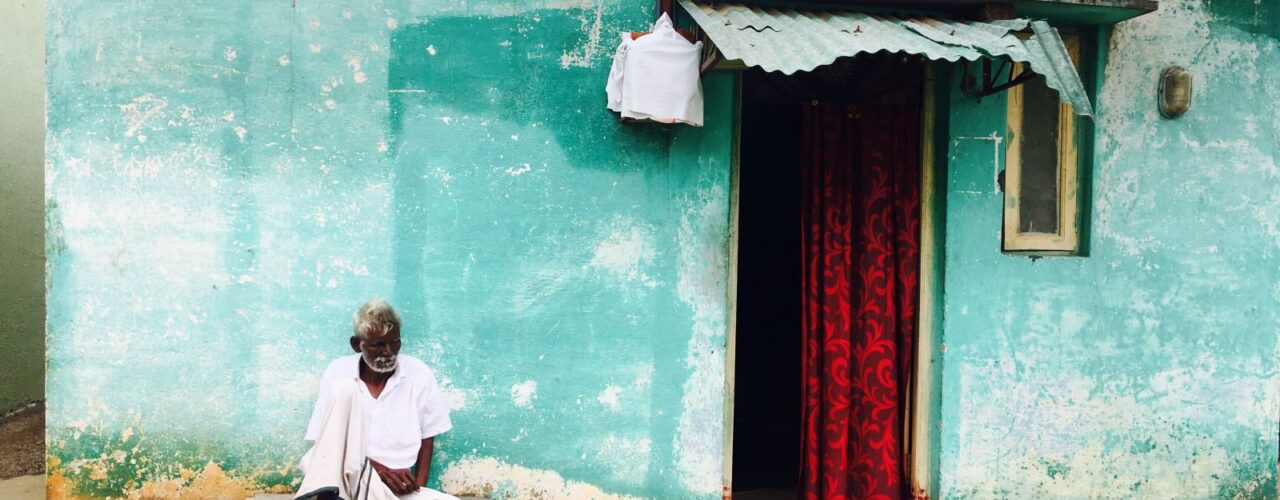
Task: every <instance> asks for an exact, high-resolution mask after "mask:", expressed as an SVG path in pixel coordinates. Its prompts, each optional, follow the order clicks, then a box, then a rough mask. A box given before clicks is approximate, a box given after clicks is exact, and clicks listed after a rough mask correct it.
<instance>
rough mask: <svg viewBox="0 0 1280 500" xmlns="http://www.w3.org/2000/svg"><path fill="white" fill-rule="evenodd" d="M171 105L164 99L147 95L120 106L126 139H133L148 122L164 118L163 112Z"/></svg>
mask: <svg viewBox="0 0 1280 500" xmlns="http://www.w3.org/2000/svg"><path fill="white" fill-rule="evenodd" d="M168 105H169V101H168V100H166V99H165V98H163V97H156V96H154V95H151V94H145V95H142V96H139V97H135V98H133V102H130V103H128V104H121V105H120V113H121V114H122V115H124V124H125V127H127V128H126V129H125V131H124V135H125V137H133V136H134V134H136V133H138V129H140V128H142V126H143V125H146V123H147V121H148V120H151V119H153V118H156V117H159V116H163V113H162V111H164V108H165V107H167V106H168Z"/></svg>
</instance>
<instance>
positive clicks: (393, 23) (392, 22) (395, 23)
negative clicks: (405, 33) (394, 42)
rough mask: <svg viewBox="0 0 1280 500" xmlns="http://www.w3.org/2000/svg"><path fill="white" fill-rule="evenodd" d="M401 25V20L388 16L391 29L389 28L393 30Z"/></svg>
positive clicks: (388, 27) (388, 26)
mask: <svg viewBox="0 0 1280 500" xmlns="http://www.w3.org/2000/svg"><path fill="white" fill-rule="evenodd" d="M399 27H400V22H399V21H396V18H394V17H388V18H387V29H389V30H393V29H396V28H399Z"/></svg>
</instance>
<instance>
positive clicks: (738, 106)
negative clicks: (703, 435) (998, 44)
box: [721, 61, 946, 500]
mask: <svg viewBox="0 0 1280 500" xmlns="http://www.w3.org/2000/svg"><path fill="white" fill-rule="evenodd" d="M938 64H939V63H935V62H933V61H925V62H924V84H923V85H922V87H923V88H922V90H921V91H922V92H923V93H924V95H923V101H922V104H921V120H920V123H921V130H920V149H921V151H920V168H921V183H920V184H921V193H920V210H921V212H920V292H919V293H920V305H919V311H918V314H917V330H916V331H917V338H916V343H915V355H914V358H913V359H914V362H913V366H912V372H911V379H910V380H909V381H908V387H907V390H908V391H909V394H910V396H909V397H908V400H907V405H906V408H904V413H905V419H904V425H903V441H902V442H903V443H904V446H903V450H902V451H903V460H904V461H905V462H906V463H907V464H908V469H907V470H908V471H909V476H908V477H907V478H906V480H907V481H908V484H909V485H910V488H911V494H912V496H913V497H914V498H930V497H932V496H933V495H932V493H933V492H934V491H935V487H936V484H937V482H936V481H933V480H932V479H933V478H932V476H933V474H935V471H934V469H935V464H936V462H937V452H936V446H935V445H936V443H937V442H938V440H937V426H936V425H932V424H933V423H935V422H937V420H938V418H937V415H938V413H937V412H938V405H937V400H938V395H939V394H938V390H937V388H938V385H939V384H938V383H937V377H938V375H940V374H941V370H939V368H940V365H941V361H942V356H941V345H942V344H941V338H942V336H941V326H942V321H941V311H940V310H939V309H938V306H939V305H940V304H941V303H942V300H941V299H942V281H941V263H942V261H943V260H942V246H941V245H942V242H943V241H944V239H943V237H942V236H943V233H942V221H943V220H944V219H943V217H942V211H941V209H942V206H943V205H942V199H941V198H940V194H941V193H942V192H944V191H943V190H942V189H940V188H941V187H942V185H941V184H940V182H943V178H944V175H940V174H944V173H945V169H944V167H945V165H940V164H939V162H938V148H937V143H938V140H939V137H940V136H939V133H940V132H942V131H940V130H939V129H938V128H937V126H938V123H939V122H938V108H939V99H938V92H939V90H940V89H945V88H946V87H945V86H943V85H939V82H938V80H937V78H938V74H939V73H942V71H940V70H939V69H938V68H935V66H936V65H938ZM733 99H734V101H733V102H734V104H733V139H732V141H733V144H732V146H731V148H730V149H731V157H730V169H731V172H730V179H729V188H730V195H729V232H728V241H727V242H726V244H727V247H728V248H727V249H728V252H727V253H728V259H729V262H728V267H727V268H728V273H729V276H728V280H727V286H726V307H725V312H726V315H727V317H726V318H725V325H726V329H727V331H726V332H725V337H726V347H725V362H724V377H725V378H724V387H725V391H724V421H723V425H722V430H723V443H724V446H723V452H722V455H721V464H722V466H723V469H722V472H721V474H722V476H721V477H722V479H721V485H722V498H723V499H724V500H729V499H731V498H732V496H733V415H734V393H735V386H734V380H735V374H736V363H735V359H736V357H737V344H738V338H737V317H738V234H739V233H738V222H739V218H738V208H739V175H740V167H741V165H740V163H741V162H740V155H739V150H740V146H741V138H742V74H741V72H738V73H737V74H735V75H734V97H733Z"/></svg>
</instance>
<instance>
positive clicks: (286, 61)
mask: <svg viewBox="0 0 1280 500" xmlns="http://www.w3.org/2000/svg"><path fill="white" fill-rule="evenodd" d="M276 64H279V65H281V66H288V65H289V56H288V55H287V54H286V55H283V56H280V57H279V58H278V59H276Z"/></svg>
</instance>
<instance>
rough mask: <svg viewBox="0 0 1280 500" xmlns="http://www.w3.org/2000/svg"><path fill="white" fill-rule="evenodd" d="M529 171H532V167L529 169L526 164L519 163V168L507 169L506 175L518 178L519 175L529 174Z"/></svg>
mask: <svg viewBox="0 0 1280 500" xmlns="http://www.w3.org/2000/svg"><path fill="white" fill-rule="evenodd" d="M531 170H533V167H530V166H529V164H528V163H521V164H520V166H519V167H510V168H508V169H507V175H510V176H512V177H519V176H521V175H524V174H527V173H529V171H531Z"/></svg>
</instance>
